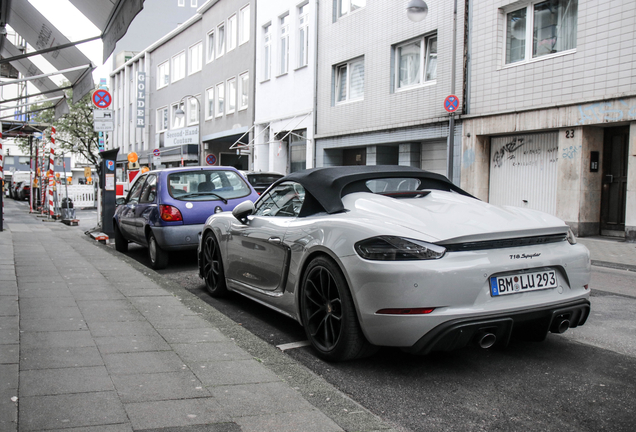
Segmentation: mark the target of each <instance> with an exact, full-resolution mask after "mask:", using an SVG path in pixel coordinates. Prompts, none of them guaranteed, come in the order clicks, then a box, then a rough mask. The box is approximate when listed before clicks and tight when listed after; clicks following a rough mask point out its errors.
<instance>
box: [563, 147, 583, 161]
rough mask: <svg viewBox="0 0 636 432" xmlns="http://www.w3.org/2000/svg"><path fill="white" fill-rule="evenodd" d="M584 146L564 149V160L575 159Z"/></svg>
mask: <svg viewBox="0 0 636 432" xmlns="http://www.w3.org/2000/svg"><path fill="white" fill-rule="evenodd" d="M582 148H583V147H582V146H570V147H565V148H564V149H563V158H564V159H574V158H575V156H576V155H577V154H578V153H580V152H581V149H582Z"/></svg>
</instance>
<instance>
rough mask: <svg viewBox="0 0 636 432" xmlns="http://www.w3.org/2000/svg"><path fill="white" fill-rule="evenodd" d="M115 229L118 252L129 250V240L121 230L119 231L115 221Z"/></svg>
mask: <svg viewBox="0 0 636 432" xmlns="http://www.w3.org/2000/svg"><path fill="white" fill-rule="evenodd" d="M113 229H114V231H115V249H116V250H117V252H128V240H126V238H125V237H124V235H123V234H122V233H121V231H119V227H118V226H117V223H116V222H114V223H113Z"/></svg>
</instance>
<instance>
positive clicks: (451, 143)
mask: <svg viewBox="0 0 636 432" xmlns="http://www.w3.org/2000/svg"><path fill="white" fill-rule="evenodd" d="M455 57H457V0H455V1H454V9H453V45H452V50H451V90H450V92H451V94H452V95H455V69H456V66H455V64H456V60H455ZM447 159H448V160H447V162H446V165H447V168H446V174H447V177H448V179H449V180H450V181H451V182H452V181H453V162H454V159H455V113H451V114H450V116H449V119H448V151H447Z"/></svg>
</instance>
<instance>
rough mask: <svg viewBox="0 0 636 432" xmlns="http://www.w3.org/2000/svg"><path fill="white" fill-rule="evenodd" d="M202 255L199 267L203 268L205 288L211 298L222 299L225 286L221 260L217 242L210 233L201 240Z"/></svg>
mask: <svg viewBox="0 0 636 432" xmlns="http://www.w3.org/2000/svg"><path fill="white" fill-rule="evenodd" d="M202 255H203V256H202V258H201V267H202V268H203V271H202V273H203V280H205V287H206V288H207V289H208V292H209V293H210V295H211V296H212V297H224V296H225V295H227V286H226V284H225V274H224V272H223V260H222V258H221V250H220V249H219V242H218V241H217V240H216V237H215V236H214V234H213V233H211V232H210V233H207V234H206V235H205V238H204V239H203V251H202Z"/></svg>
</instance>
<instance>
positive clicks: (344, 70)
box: [335, 58, 364, 103]
mask: <svg viewBox="0 0 636 432" xmlns="http://www.w3.org/2000/svg"><path fill="white" fill-rule="evenodd" d="M335 69H336V70H335V77H336V82H335V91H336V103H340V102H348V101H353V100H360V99H363V98H364V59H363V58H360V59H356V60H352V61H350V62H347V63H344V64H341V65H338V66H336V68H335Z"/></svg>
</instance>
